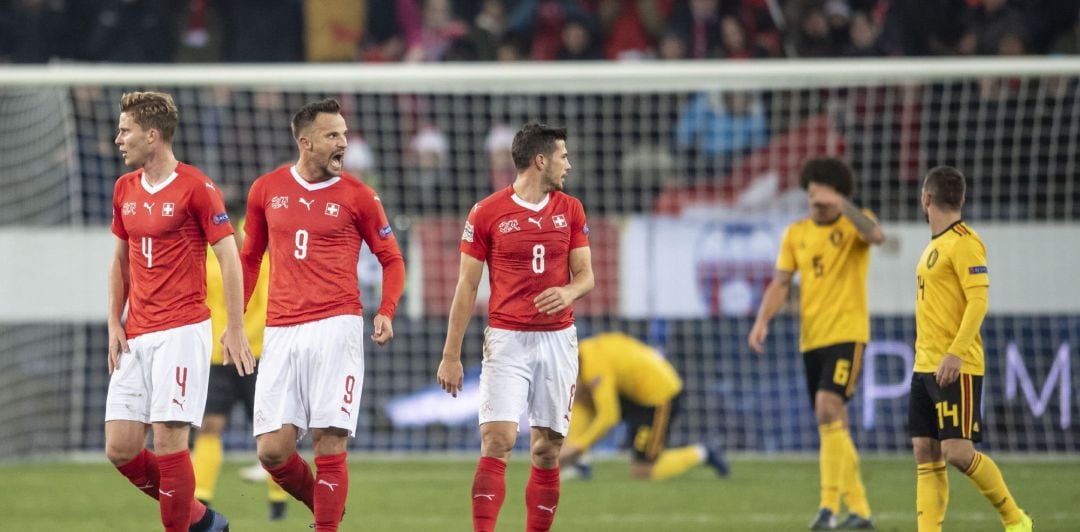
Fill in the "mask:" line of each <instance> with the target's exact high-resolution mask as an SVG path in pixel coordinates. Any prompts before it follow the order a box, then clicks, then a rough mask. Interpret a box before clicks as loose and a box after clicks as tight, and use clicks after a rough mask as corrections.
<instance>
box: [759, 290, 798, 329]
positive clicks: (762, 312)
mask: <svg viewBox="0 0 1080 532" xmlns="http://www.w3.org/2000/svg"><path fill="white" fill-rule="evenodd" d="M790 287H791V282H790V281H787V282H782V281H780V280H779V279H773V280H772V281H771V282H770V283H769V286H768V287H767V288H766V289H765V294H764V295H763V296H762V297H761V307H760V308H758V314H757V321H758V322H761V323H768V322H769V320H771V319H772V318H773V316H775V315H776V313H777V312H780V307H783V306H784V301H786V300H787V296H788V291H789V290H790Z"/></svg>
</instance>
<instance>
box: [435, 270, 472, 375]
mask: <svg viewBox="0 0 1080 532" xmlns="http://www.w3.org/2000/svg"><path fill="white" fill-rule="evenodd" d="M476 292H477V287H475V286H468V285H467V284H466V283H460V282H459V283H458V286H457V290H456V291H455V292H454V301H453V302H452V303H451V304H450V323H449V324H448V325H447V328H446V343H445V344H444V345H443V358H444V359H450V360H461V342H462V341H463V340H464V339H465V329H466V328H467V327H468V326H469V320H470V319H471V318H472V311H473V308H474V307H475V306H476Z"/></svg>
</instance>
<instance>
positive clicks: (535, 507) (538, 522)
mask: <svg viewBox="0 0 1080 532" xmlns="http://www.w3.org/2000/svg"><path fill="white" fill-rule="evenodd" d="M558 504H559V468H558V467H556V468H555V469H540V468H538V467H536V466H533V468H532V474H531V475H529V483H528V484H526V485H525V515H526V518H525V529H526V530H528V531H529V532H546V531H548V530H551V523H552V522H553V521H555V507H556V506H557V505H558Z"/></svg>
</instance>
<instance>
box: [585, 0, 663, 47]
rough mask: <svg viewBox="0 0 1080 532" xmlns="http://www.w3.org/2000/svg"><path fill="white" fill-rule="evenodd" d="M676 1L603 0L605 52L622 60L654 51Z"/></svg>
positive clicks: (600, 11)
mask: <svg viewBox="0 0 1080 532" xmlns="http://www.w3.org/2000/svg"><path fill="white" fill-rule="evenodd" d="M673 5H674V2H673V0H599V2H598V3H597V9H596V10H597V15H598V18H599V19H600V28H601V31H602V32H603V35H604V43H603V45H604V56H605V57H607V58H608V59H614V60H620V59H642V58H645V57H649V56H650V55H652V53H653V50H654V48H655V44H656V42H657V41H658V40H659V37H660V36H661V35H662V34H663V32H664V25H665V23H666V21H667V18H668V16H669V15H670V14H671V9H672V7H673Z"/></svg>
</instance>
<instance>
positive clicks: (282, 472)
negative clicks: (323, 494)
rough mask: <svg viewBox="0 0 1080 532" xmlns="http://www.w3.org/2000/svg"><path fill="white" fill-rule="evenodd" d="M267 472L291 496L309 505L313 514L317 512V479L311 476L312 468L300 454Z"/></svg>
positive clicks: (293, 455) (294, 454) (295, 454)
mask: <svg viewBox="0 0 1080 532" xmlns="http://www.w3.org/2000/svg"><path fill="white" fill-rule="evenodd" d="M316 463H318V462H316ZM264 469H265V468H264ZM266 472H267V473H270V476H271V477H273V478H274V482H277V484H278V486H281V488H282V489H284V490H285V491H286V492H288V493H289V495H292V496H293V497H295V498H296V500H298V501H300V502H302V503H304V504H305V505H307V507H308V509H309V510H311V511H312V512H314V511H315V479H314V478H313V477H312V476H311V468H310V467H308V464H307V462H305V461H304V459H303V458H300V454H299V453H296V452H294V453H293V454H292V456H290V457H289V459H288V460H286V461H285V464H284V465H282V466H281V467H278V468H274V469H266Z"/></svg>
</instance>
